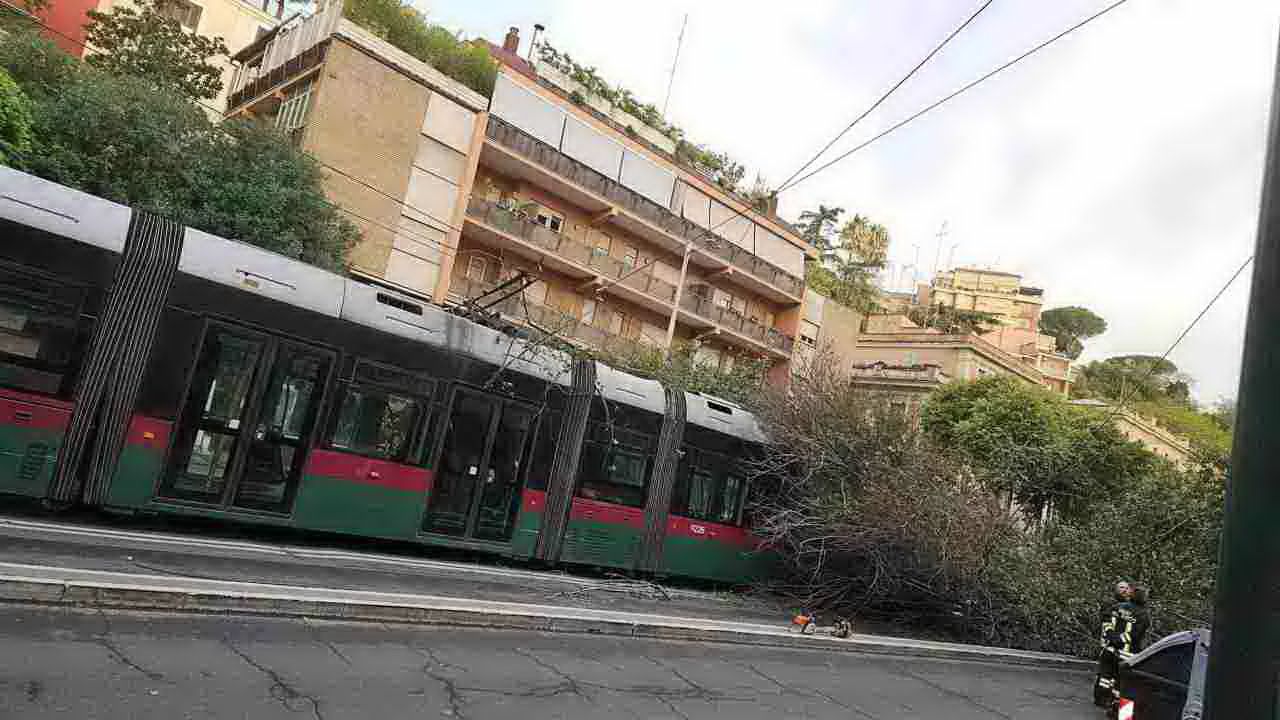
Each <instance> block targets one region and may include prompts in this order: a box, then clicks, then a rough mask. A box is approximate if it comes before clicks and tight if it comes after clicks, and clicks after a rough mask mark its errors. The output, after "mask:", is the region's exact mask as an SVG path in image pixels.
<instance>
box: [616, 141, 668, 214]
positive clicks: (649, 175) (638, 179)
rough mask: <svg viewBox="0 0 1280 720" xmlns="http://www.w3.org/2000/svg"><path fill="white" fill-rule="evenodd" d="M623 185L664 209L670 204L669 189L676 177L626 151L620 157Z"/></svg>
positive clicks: (645, 159)
mask: <svg viewBox="0 0 1280 720" xmlns="http://www.w3.org/2000/svg"><path fill="white" fill-rule="evenodd" d="M620 182H621V183H622V184H623V185H626V186H627V187H629V188H631V189H632V190H635V191H636V192H638V193H640V194H641V195H643V196H645V197H647V198H649V199H650V200H652V201H654V202H656V203H658V204H659V205H661V206H662V207H666V206H667V204H668V203H670V202H671V188H672V186H674V185H675V182H676V176H675V175H673V174H672V173H670V172H667V171H666V170H663V169H662V168H660V167H658V166H657V165H655V164H654V163H652V162H649V160H648V159H647V158H644V157H641V156H640V155H638V154H636V153H633V152H631V151H630V150H627V151H625V152H624V153H623V155H622V178H621V181H620Z"/></svg>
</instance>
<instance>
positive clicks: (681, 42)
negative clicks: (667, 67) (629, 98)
mask: <svg viewBox="0 0 1280 720" xmlns="http://www.w3.org/2000/svg"><path fill="white" fill-rule="evenodd" d="M688 24H689V13H685V14H684V22H682V23H680V36H679V37H678V38H676V56H675V58H674V59H673V60H672V61H671V78H670V79H669V80H667V99H666V100H663V101H662V118H663V119H664V120H665V119H666V117H667V106H668V105H670V104H671V88H672V87H673V86H674V85H675V84H676V66H677V65H679V64H680V48H681V46H683V45H684V29H685V27H686V26H688Z"/></svg>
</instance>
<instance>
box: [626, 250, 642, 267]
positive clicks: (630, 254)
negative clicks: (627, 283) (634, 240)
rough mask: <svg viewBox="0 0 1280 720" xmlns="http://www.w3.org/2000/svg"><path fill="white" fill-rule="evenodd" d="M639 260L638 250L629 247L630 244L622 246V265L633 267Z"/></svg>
mask: <svg viewBox="0 0 1280 720" xmlns="http://www.w3.org/2000/svg"><path fill="white" fill-rule="evenodd" d="M639 260H640V251H639V250H637V249H635V248H633V247H631V246H630V245H624V246H622V264H623V265H625V266H627V267H629V268H633V267H635V266H636V263H637V262H638V261H639Z"/></svg>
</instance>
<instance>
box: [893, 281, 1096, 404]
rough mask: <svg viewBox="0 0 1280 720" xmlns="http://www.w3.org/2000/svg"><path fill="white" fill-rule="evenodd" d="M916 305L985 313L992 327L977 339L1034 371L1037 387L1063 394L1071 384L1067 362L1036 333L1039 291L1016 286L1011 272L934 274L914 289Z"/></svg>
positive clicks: (1049, 341) (1051, 341)
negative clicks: (929, 281) (991, 319)
mask: <svg viewBox="0 0 1280 720" xmlns="http://www.w3.org/2000/svg"><path fill="white" fill-rule="evenodd" d="M916 295H917V304H918V306H920V307H924V308H936V307H938V306H944V307H952V308H958V309H960V310H971V311H976V312H982V313H987V314H989V315H992V316H994V317H995V320H996V325H995V327H993V328H991V329H990V330H988V331H987V332H984V333H982V338H983V339H984V340H986V341H987V342H989V343H991V344H993V345H995V346H997V347H999V348H1000V349H1001V350H1003V351H1005V352H1006V353H1009V354H1011V355H1014V356H1016V357H1018V358H1019V359H1021V360H1022V362H1023V363H1025V364H1028V365H1031V366H1033V367H1035V369H1036V370H1037V371H1038V372H1039V373H1040V374H1041V376H1042V379H1041V384H1043V385H1044V386H1045V387H1048V388H1049V389H1051V390H1053V391H1054V392H1057V393H1060V394H1062V395H1067V394H1069V393H1070V390H1071V383H1072V382H1073V378H1072V373H1071V360H1070V358H1067V357H1066V356H1064V355H1061V354H1060V353H1058V352H1057V349H1056V342H1055V340H1054V338H1053V337H1052V336H1051V335H1044V334H1042V333H1041V332H1040V311H1041V306H1042V304H1043V297H1044V291H1043V290H1041V289H1040V288H1036V287H1030V286H1027V285H1023V284H1022V276H1020V275H1017V274H1015V273H1007V272H1000V271H997V270H983V269H980V268H956V269H954V270H946V271H943V272H939V273H937V274H936V275H935V276H934V278H933V282H932V284H930V285H921V286H920V287H919V289H918V290H917V293H916Z"/></svg>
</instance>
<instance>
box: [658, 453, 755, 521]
mask: <svg viewBox="0 0 1280 720" xmlns="http://www.w3.org/2000/svg"><path fill="white" fill-rule="evenodd" d="M731 463H732V460H730V459H729V458H726V457H724V456H722V455H719V454H717V453H709V452H706V451H702V450H698V449H696V448H691V447H688V446H685V448H684V456H683V457H682V458H681V461H680V468H679V470H678V471H677V475H676V484H675V488H674V489H673V490H672V493H671V513H672V514H674V515H679V516H681V517H686V518H690V519H693V520H705V521H707V522H715V523H722V524H725V525H736V524H738V523H739V516H738V510H739V508H740V507H741V505H742V495H743V490H744V489H745V487H746V482H745V481H744V480H743V478H742V477H741V476H740V475H737V474H734V473H731V472H728V471H727V470H726V468H728V467H729V466H730V465H731Z"/></svg>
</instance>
